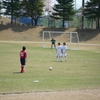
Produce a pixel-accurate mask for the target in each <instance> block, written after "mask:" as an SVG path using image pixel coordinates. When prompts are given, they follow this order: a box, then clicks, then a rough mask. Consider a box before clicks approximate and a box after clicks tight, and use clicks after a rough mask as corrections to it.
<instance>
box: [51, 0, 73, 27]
mask: <svg viewBox="0 0 100 100" xmlns="http://www.w3.org/2000/svg"><path fill="white" fill-rule="evenodd" d="M57 2H58V4H55V6H54V8H53V10H54V11H55V12H54V13H52V15H51V17H52V18H54V19H61V20H63V25H62V26H63V27H64V22H65V21H69V20H73V15H74V14H75V11H74V9H73V0H57Z"/></svg>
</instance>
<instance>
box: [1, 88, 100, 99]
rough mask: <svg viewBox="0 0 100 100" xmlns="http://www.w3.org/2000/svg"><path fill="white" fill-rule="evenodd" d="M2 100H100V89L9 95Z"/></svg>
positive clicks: (2, 96) (2, 97)
mask: <svg viewBox="0 0 100 100" xmlns="http://www.w3.org/2000/svg"><path fill="white" fill-rule="evenodd" d="M0 100H100V89H93V90H71V91H60V92H38V93H23V94H8V95H0Z"/></svg>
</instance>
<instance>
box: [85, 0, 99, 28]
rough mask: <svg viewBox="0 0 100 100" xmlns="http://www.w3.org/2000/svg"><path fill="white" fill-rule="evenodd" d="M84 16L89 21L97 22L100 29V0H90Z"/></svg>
mask: <svg viewBox="0 0 100 100" xmlns="http://www.w3.org/2000/svg"><path fill="white" fill-rule="evenodd" d="M84 15H85V17H86V18H88V19H90V20H91V19H94V20H97V27H96V28H97V29H99V28H100V25H99V24H100V0H90V1H87V3H86V6H85V9H84Z"/></svg>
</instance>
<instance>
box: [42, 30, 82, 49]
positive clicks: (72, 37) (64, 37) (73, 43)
mask: <svg viewBox="0 0 100 100" xmlns="http://www.w3.org/2000/svg"><path fill="white" fill-rule="evenodd" d="M52 38H54V39H55V40H56V45H57V43H58V42H60V43H61V44H62V43H63V42H66V44H67V47H68V49H70V50H81V48H80V42H79V36H78V32H62V31H43V33H42V47H43V48H45V47H49V48H50V47H51V39H52Z"/></svg>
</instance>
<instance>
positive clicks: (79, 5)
mask: <svg viewBox="0 0 100 100" xmlns="http://www.w3.org/2000/svg"><path fill="white" fill-rule="evenodd" d="M74 1H75V0H74ZM84 1H85V3H86V2H87V1H89V0H84ZM81 6H82V0H76V8H77V9H79V8H80V7H81Z"/></svg>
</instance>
